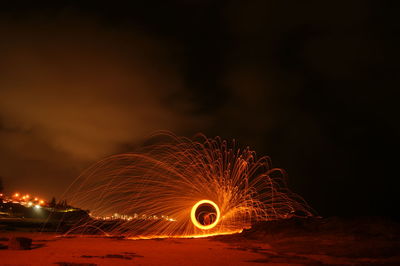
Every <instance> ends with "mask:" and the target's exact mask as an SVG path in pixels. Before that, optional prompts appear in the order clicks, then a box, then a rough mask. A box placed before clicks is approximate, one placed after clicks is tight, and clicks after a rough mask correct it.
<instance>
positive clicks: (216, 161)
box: [66, 133, 313, 238]
mask: <svg viewBox="0 0 400 266" xmlns="http://www.w3.org/2000/svg"><path fill="white" fill-rule="evenodd" d="M158 137H160V138H163V139H162V140H161V141H158V139H157V138H158ZM152 143H154V144H152V145H149V146H145V147H144V148H142V149H140V150H138V151H136V152H134V153H125V154H118V155H114V156H111V157H109V158H106V159H103V160H101V161H99V162H98V163H96V164H94V165H93V166H91V167H90V168H88V169H87V170H86V171H84V172H83V173H82V174H81V176H80V177H79V178H77V180H75V182H74V183H73V185H72V186H71V188H70V189H69V190H68V191H67V193H66V195H68V197H66V199H67V200H68V202H69V203H71V204H72V205H73V206H77V207H80V208H82V209H88V210H91V216H92V217H99V218H98V219H94V221H89V222H88V221H85V222H81V223H80V224H77V226H79V228H84V224H82V223H86V225H87V226H93V224H95V226H99V227H101V228H103V229H104V230H106V231H107V232H108V233H109V234H110V235H124V236H126V237H131V238H132V237H133V238H135V237H138V236H140V237H142V238H143V237H148V238H155V237H156V238H158V237H162V236H166V237H203V236H211V235H218V234H227V233H235V232H239V231H241V230H243V229H244V228H249V227H250V226H251V224H252V223H253V222H255V221H266V220H276V219H285V218H290V217H292V216H294V215H295V214H296V213H302V214H304V215H305V216H312V215H313V210H312V209H311V208H310V207H309V206H308V205H307V203H306V202H305V201H304V200H303V199H302V198H301V197H300V196H298V195H297V194H294V193H293V192H291V191H290V190H289V188H288V186H287V183H286V174H285V172H284V171H283V170H282V169H277V168H272V165H271V161H270V159H269V157H266V156H265V157H261V158H257V156H256V153H255V152H254V151H252V150H251V149H250V148H248V147H246V148H240V147H238V146H237V143H236V142H235V141H232V142H227V141H225V140H222V139H221V138H218V137H217V138H214V139H211V138H207V137H205V136H204V135H198V136H197V137H195V138H194V139H193V140H192V139H188V138H184V137H177V136H174V135H172V134H169V133H167V134H162V135H157V136H156V137H155V138H154V139H152ZM202 204H205V205H204V206H203V205H202ZM202 208H203V210H200V209H202ZM198 209H199V211H198V213H196V210H198ZM115 213H117V214H118V215H114V214H115Z"/></svg>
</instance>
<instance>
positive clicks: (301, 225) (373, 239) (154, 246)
mask: <svg viewBox="0 0 400 266" xmlns="http://www.w3.org/2000/svg"><path fill="white" fill-rule="evenodd" d="M12 236H17V237H18V236H23V237H29V238H32V239H33V245H32V249H31V250H8V249H7V243H8V239H9V238H10V237H12ZM260 264H263V265H400V226H399V224H398V223H393V222H389V221H385V220H376V219H375V220H374V219H369V220H368V219H364V218H362V219H356V220H343V219H322V220H291V221H283V222H277V223H274V222H269V223H268V224H259V225H255V226H254V227H253V228H252V229H250V230H246V231H244V232H243V233H241V234H236V235H227V236H217V237H211V238H197V239H153V240H126V239H121V238H103V237H89V236H87V237H83V236H70V237H67V238H63V237H57V235H56V234H54V233H33V232H19V231H0V265H64V266H78V265H81V266H82V265H260Z"/></svg>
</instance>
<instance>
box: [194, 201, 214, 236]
mask: <svg viewBox="0 0 400 266" xmlns="http://www.w3.org/2000/svg"><path fill="white" fill-rule="evenodd" d="M201 208H203V210H201ZM220 216H221V212H220V210H219V207H218V205H217V204H215V202H213V201H211V200H200V201H199V202H197V203H196V204H195V205H194V206H193V207H192V211H191V212H190V218H191V220H192V223H193V224H194V225H195V226H196V227H197V228H200V229H202V230H209V229H211V228H214V227H215V226H216V225H217V224H218V222H219V219H220Z"/></svg>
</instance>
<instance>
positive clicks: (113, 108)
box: [0, 0, 400, 217]
mask: <svg viewBox="0 0 400 266" xmlns="http://www.w3.org/2000/svg"><path fill="white" fill-rule="evenodd" d="M11 2H12V3H11ZM27 2H28V1H21V2H19V3H18V1H4V2H2V3H1V6H0V176H2V177H3V182H4V186H5V189H6V191H7V192H10V193H11V192H15V191H17V190H18V191H21V192H27V193H34V194H35V193H36V194H38V195H40V196H43V197H47V198H50V197H51V196H53V195H54V196H56V197H58V196H59V195H60V194H61V193H62V192H63V191H64V190H65V189H66V187H67V186H68V185H69V184H70V183H71V182H72V181H73V180H74V178H76V177H77V176H78V175H79V173H80V172H81V171H82V170H83V169H85V168H86V167H88V166H89V165H91V164H92V163H94V162H96V161H97V160H99V159H101V158H103V157H105V156H108V155H111V154H115V153H120V152H127V151H132V150H134V149H135V147H137V146H140V145H142V144H143V142H144V141H145V140H146V138H147V136H148V134H150V133H152V132H154V131H155V130H170V131H173V132H174V133H176V134H177V135H184V136H189V137H190V136H192V135H193V134H195V133H197V132H203V133H205V134H206V135H207V136H209V137H214V136H221V137H223V138H225V139H232V138H235V139H236V140H237V141H239V143H240V144H241V145H242V146H247V145H249V146H250V147H251V148H252V149H254V150H256V151H257V153H258V154H259V155H260V156H262V155H268V156H270V157H271V158H272V162H273V165H274V166H275V167H280V168H283V169H285V170H286V171H287V172H288V174H289V185H290V187H291V188H292V190H293V191H295V192H297V193H299V194H300V195H302V196H303V197H304V198H305V199H306V201H307V202H308V203H309V204H310V205H311V206H312V207H314V209H315V210H316V211H317V212H318V213H319V214H320V215H322V216H333V215H388V216H396V217H399V214H398V213H396V212H397V209H398V206H397V204H398V203H399V200H398V195H399V192H398V191H399V185H400V181H399V174H398V171H396V170H397V164H398V161H399V160H398V150H399V149H398V147H399V120H398V115H397V113H398V112H397V109H398V99H399V98H398V96H397V95H398V92H397V90H398V89H399V85H400V75H399V71H398V69H399V66H398V62H399V60H398V58H399V57H398V55H399V52H398V49H399V47H400V43H399V41H398V40H397V38H396V35H397V36H398V35H399V34H400V22H399V20H398V19H397V18H396V17H398V12H397V9H396V8H395V7H394V6H391V5H389V4H387V3H386V2H385V1H372V0H370V1H361V0H360V1H343V2H341V3H339V2H340V1H306V2H305V1H264V0H259V1H211V0H209V1H205V0H203V1H200V0H197V1H196V0H193V1H190V0H188V1H183V0H182V1H177V0H175V1H159V2H158V1H157V2H154V1H132V2H134V4H131V5H130V6H126V5H124V4H119V3H118V1H109V2H108V4H100V3H98V1H76V2H74V3H78V2H85V3H84V4H83V3H80V4H79V5H78V4H72V3H73V1H54V3H53V4H51V5H49V4H44V3H42V2H41V1H32V2H30V1H29V2H30V4H26V3H27ZM55 2H57V4H55ZM136 2H137V3H136ZM393 2H395V1H393ZM7 3H8V4H7Z"/></svg>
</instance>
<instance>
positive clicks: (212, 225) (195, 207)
mask: <svg viewBox="0 0 400 266" xmlns="http://www.w3.org/2000/svg"><path fill="white" fill-rule="evenodd" d="M201 204H210V205H211V206H213V207H214V208H215V210H216V211H217V219H215V222H213V223H212V224H209V225H202V224H201V223H199V221H197V219H196V210H197V208H198V207H199V206H200V205H201ZM220 216H221V213H220V211H219V208H218V205H217V204H215V202H213V201H211V200H200V201H199V202H197V203H196V204H195V205H194V206H193V207H192V211H191V213H190V218H191V219H192V223H193V224H194V225H195V226H196V227H197V228H200V229H203V230H208V229H211V228H213V227H215V226H216V225H217V223H218V222H219V218H220Z"/></svg>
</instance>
